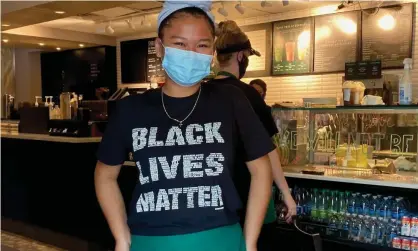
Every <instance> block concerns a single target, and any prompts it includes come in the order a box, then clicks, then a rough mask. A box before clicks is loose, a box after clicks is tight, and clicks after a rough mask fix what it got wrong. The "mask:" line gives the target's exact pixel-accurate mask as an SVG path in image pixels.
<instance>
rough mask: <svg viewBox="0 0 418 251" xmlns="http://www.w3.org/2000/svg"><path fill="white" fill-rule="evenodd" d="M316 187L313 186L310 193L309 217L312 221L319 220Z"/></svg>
mask: <svg viewBox="0 0 418 251" xmlns="http://www.w3.org/2000/svg"><path fill="white" fill-rule="evenodd" d="M318 196H319V195H318V189H317V188H314V190H313V195H312V200H311V218H312V220H313V221H318V220H319V212H318V201H319V197H318Z"/></svg>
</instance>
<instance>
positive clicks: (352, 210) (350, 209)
mask: <svg viewBox="0 0 418 251" xmlns="http://www.w3.org/2000/svg"><path fill="white" fill-rule="evenodd" d="M356 202H357V194H356V193H353V194H351V197H350V200H349V201H348V210H347V211H348V212H349V213H350V214H355V213H356V211H355V210H356Z"/></svg>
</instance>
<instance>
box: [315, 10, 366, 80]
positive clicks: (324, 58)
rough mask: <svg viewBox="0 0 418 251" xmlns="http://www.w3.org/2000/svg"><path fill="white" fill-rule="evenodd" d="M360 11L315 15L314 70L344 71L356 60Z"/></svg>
mask: <svg viewBox="0 0 418 251" xmlns="http://www.w3.org/2000/svg"><path fill="white" fill-rule="evenodd" d="M359 22H360V12H358V11H353V12H345V13H338V14H332V15H324V16H317V17H315V55H314V72H339V71H344V69H345V62H355V61H356V60H357V54H358V53H357V51H358V50H357V48H358V41H359V40H358V32H357V31H358V24H359Z"/></svg>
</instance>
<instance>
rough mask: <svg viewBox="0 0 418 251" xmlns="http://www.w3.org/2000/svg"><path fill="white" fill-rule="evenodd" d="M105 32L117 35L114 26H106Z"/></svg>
mask: <svg viewBox="0 0 418 251" xmlns="http://www.w3.org/2000/svg"><path fill="white" fill-rule="evenodd" d="M105 31H106V32H107V33H109V34H113V33H115V30H114V29H113V28H112V26H110V24H109V25H107V26H106V28H105Z"/></svg>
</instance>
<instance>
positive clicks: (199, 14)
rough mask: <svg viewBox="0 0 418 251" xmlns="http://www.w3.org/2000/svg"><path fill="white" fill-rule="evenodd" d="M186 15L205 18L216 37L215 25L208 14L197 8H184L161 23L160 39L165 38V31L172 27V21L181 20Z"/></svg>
mask: <svg viewBox="0 0 418 251" xmlns="http://www.w3.org/2000/svg"><path fill="white" fill-rule="evenodd" d="M185 15H190V16H193V17H197V18H204V19H205V20H206V21H207V22H208V24H209V27H210V32H211V33H212V36H213V37H215V24H214V23H213V21H212V20H211V19H210V18H209V17H208V15H207V14H206V12H204V11H203V10H202V9H200V8H197V7H187V8H183V9H180V10H178V11H175V12H173V13H171V14H170V15H169V16H168V17H166V18H165V19H164V20H163V21H162V22H161V25H160V27H159V28H158V37H159V38H161V39H162V38H163V36H164V32H163V30H164V29H165V28H167V27H169V26H170V25H171V24H170V21H172V20H173V19H175V18H179V17H181V16H185Z"/></svg>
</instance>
